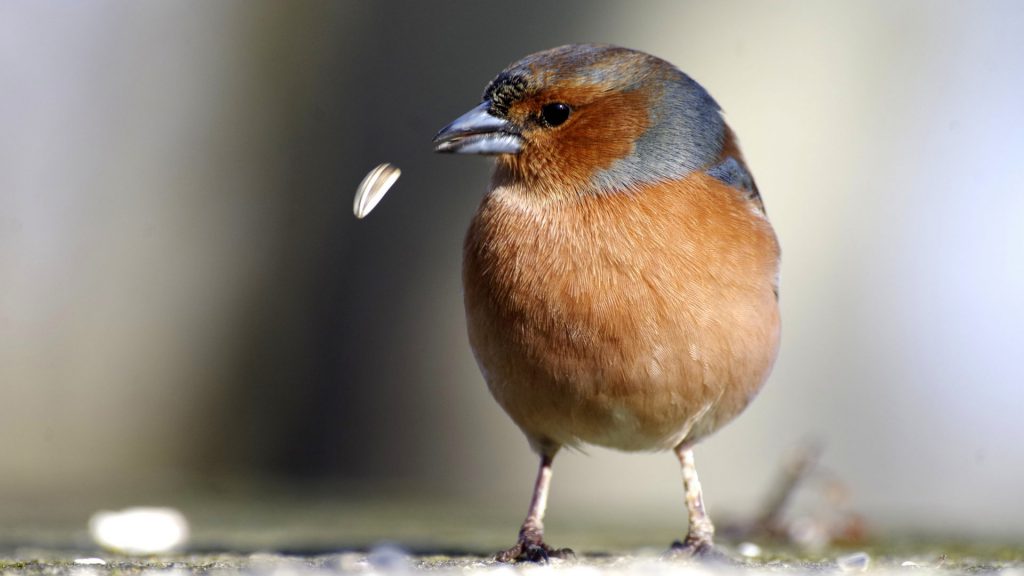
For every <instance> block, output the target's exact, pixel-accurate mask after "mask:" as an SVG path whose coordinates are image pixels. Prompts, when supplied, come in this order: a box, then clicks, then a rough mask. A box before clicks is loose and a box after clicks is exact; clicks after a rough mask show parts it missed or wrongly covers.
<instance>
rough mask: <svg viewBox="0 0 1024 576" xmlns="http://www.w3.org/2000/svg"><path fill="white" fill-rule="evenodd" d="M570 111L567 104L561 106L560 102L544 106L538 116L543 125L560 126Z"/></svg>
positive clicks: (567, 117)
mask: <svg viewBox="0 0 1024 576" xmlns="http://www.w3.org/2000/svg"><path fill="white" fill-rule="evenodd" d="M570 112H572V110H571V109H570V108H569V105H568V104H562V103H561V102H552V103H551V104H545V105H544V107H543V108H541V109H540V116H541V118H543V119H544V123H545V124H547V125H548V126H551V127H555V126H560V125H562V124H563V123H565V121H566V120H568V119H569V113H570Z"/></svg>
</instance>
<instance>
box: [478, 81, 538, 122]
mask: <svg viewBox="0 0 1024 576" xmlns="http://www.w3.org/2000/svg"><path fill="white" fill-rule="evenodd" d="M528 85H529V82H528V81H527V80H526V77H525V76H523V75H522V74H514V73H509V72H502V73H501V74H498V77H497V78H495V79H494V80H491V83H490V84H488V85H487V88H486V89H485V90H484V100H490V102H491V106H490V110H489V111H490V113H491V114H493V115H495V116H501V117H504V116H507V115H508V109H509V108H510V107H511V106H512V104H513V103H515V101H516V100H519V99H520V98H522V97H523V95H524V94H526V88H527V86H528Z"/></svg>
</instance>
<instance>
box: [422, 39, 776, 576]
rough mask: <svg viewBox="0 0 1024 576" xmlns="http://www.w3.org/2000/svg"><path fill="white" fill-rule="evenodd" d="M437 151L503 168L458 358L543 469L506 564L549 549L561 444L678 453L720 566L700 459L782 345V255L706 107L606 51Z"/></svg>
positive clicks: (516, 79)
mask: <svg viewBox="0 0 1024 576" xmlns="http://www.w3.org/2000/svg"><path fill="white" fill-rule="evenodd" d="M434 143H435V150H436V151H438V152H454V153H460V154H485V155H493V156H495V157H496V159H497V161H496V164H497V166H496V169H495V172H494V176H493V179H492V182H491V186H490V191H489V192H488V193H487V195H486V196H485V197H484V199H483V202H482V203H481V205H480V208H479V210H478V211H477V213H476V215H475V217H474V218H473V221H472V223H471V224H470V227H469V232H468V234H467V236H466V241H465V252H464V265H463V286H464V291H465V292H464V298H465V308H466V322H467V325H468V331H469V340H470V344H471V345H472V348H473V352H474V354H475V356H476V360H477V363H478V364H479V366H480V369H481V371H482V372H483V375H484V378H485V380H486V381H487V385H488V387H489V388H490V391H491V393H492V394H493V395H494V398H495V399H496V400H497V401H498V403H499V404H500V405H501V407H502V408H503V409H504V410H505V412H507V413H508V415H509V416H510V417H511V418H512V420H513V421H514V422H515V423H516V424H517V425H518V426H519V428H520V429H521V430H522V431H523V433H524V434H525V435H526V438H527V440H528V441H529V443H530V446H531V447H532V448H533V450H534V451H536V452H537V453H538V454H539V455H540V470H539V473H538V475H537V480H536V484H535V487H534V492H533V499H532V501H531V503H530V508H529V513H528V514H527V516H526V520H525V521H524V523H523V525H522V528H521V530H520V532H519V539H518V542H517V543H516V545H515V546H513V547H512V548H510V549H509V550H506V551H504V552H501V553H499V554H498V559H499V560H502V561H517V560H535V561H536V560H544V559H546V558H548V557H549V556H552V555H565V554H568V553H571V551H569V550H567V549H562V550H558V549H555V548H552V547H550V546H548V545H547V544H545V543H544V540H543V516H544V510H545V507H546V502H547V494H548V486H549V484H550V480H551V464H552V460H553V459H554V457H555V454H556V453H557V452H558V451H559V449H561V448H562V447H563V446H566V447H576V446H580V445H583V444H593V445H598V446H605V447H609V448H614V449H619V450H627V451H651V450H673V451H674V452H675V454H676V456H677V457H678V458H679V461H680V463H681V466H682V471H683V481H684V487H685V494H686V504H687V508H688V512H689V529H688V533H687V536H686V538H685V540H684V541H683V542H677V543H676V545H675V546H674V549H675V551H676V552H677V553H680V554H699V553H704V552H707V551H709V550H711V549H712V537H713V534H714V527H713V525H712V523H711V520H710V518H709V517H708V515H707V513H706V511H705V509H704V504H703V499H702V495H701V488H700V482H699V480H698V478H697V473H696V468H695V466H694V460H693V450H692V449H693V446H694V444H695V443H697V442H698V441H699V440H701V439H702V438H704V437H705V436H707V435H709V434H711V433H712V432H714V431H715V430H717V429H718V428H720V427H721V426H723V425H724V424H725V423H727V422H729V421H730V420H732V419H733V418H735V417H736V416H737V415H738V414H739V413H740V412H742V411H743V409H744V408H745V407H746V406H747V404H748V403H749V402H750V401H751V400H752V399H753V397H754V396H755V395H756V394H757V392H758V390H759V389H760V388H761V386H762V385H763V384H764V382H765V380H766V379H767V377H768V374H769V372H770V371H771V368H772V365H773V363H774V361H775V357H776V354H777V351H778V346H779V330H780V328H779V309H778V272H779V255H780V252H779V245H778V242H777V240H776V238H775V233H774V232H773V230H772V227H771V224H770V223H769V222H768V218H767V216H766V214H765V210H764V205H763V204H762V201H761V197H760V195H759V193H758V189H757V186H756V185H755V183H754V179H753V177H752V176H751V174H750V171H749V170H748V169H747V165H746V163H745V162H744V159H743V156H742V154H741V153H740V149H739V147H738V145H737V142H736V138H735V136H734V135H733V132H732V130H731V129H730V128H729V127H728V126H727V125H726V123H725V121H724V120H723V118H722V114H721V110H720V108H719V106H718V104H717V103H716V102H715V100H714V99H713V98H712V97H711V96H710V95H709V94H708V93H707V91H705V90H704V88H702V87H701V86H700V85H699V84H697V82H695V81H694V80H693V79H691V78H690V77H689V76H687V75H686V74H684V73H683V72H681V71H680V70H678V69H677V68H675V67H674V66H672V65H671V64H669V63H668V62H666V61H664V60H661V59H659V58H656V57H654V56H651V55H649V54H645V53H643V52H639V51H636V50H629V49H626V48H620V47H616V46H608V45H593V44H582V45H568V46H562V47H559V48H554V49H551V50H546V51H543V52H538V53H536V54H532V55H530V56H527V57H525V58H523V59H522V60H519V61H518V62H515V63H513V64H512V65H510V66H509V67H508V68H506V69H505V70H504V71H502V72H501V73H500V74H498V76H497V77H496V78H495V79H494V80H493V81H491V83H490V84H489V85H488V86H487V88H486V90H485V91H484V95H483V101H482V102H481V103H480V104H479V105H478V106H477V107H475V108H473V109H472V110H470V111H469V112H468V113H466V114H464V115H463V116H461V117H459V118H458V119H457V120H455V121H454V122H452V123H451V124H449V125H448V126H447V127H445V128H444V129H442V130H441V131H440V133H438V135H437V136H436V137H435V139H434Z"/></svg>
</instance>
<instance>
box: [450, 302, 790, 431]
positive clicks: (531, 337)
mask: <svg viewBox="0 0 1024 576" xmlns="http://www.w3.org/2000/svg"><path fill="white" fill-rule="evenodd" d="M495 293H501V290H500V289H496V288H489V289H486V290H483V291H476V290H473V289H471V288H468V287H467V291H466V305H467V312H468V314H467V316H468V318H469V335H470V341H471V343H472V345H473V348H474V351H475V353H476V357H477V360H478V363H479V364H480V366H481V368H482V370H483V372H484V374H485V377H486V380H487V383H488V386H489V388H490V390H491V393H492V394H493V395H494V397H495V399H496V400H497V401H498V403H499V404H500V405H501V406H502V408H504V410H505V411H506V412H507V413H508V414H509V415H510V416H511V417H512V419H513V420H514V421H515V422H516V424H518V425H519V427H520V428H521V429H522V430H523V431H524V432H525V433H526V435H527V436H528V437H529V438H530V439H531V440H532V441H534V442H535V443H536V442H540V443H545V442H547V443H552V444H556V445H577V444H580V443H587V444H595V445H599V446H605V447H610V448H616V449H621V450H630V451H636V450H660V449H667V448H671V447H673V446H676V445H678V444H679V443H681V442H683V441H684V440H685V441H696V440H698V439H699V438H701V437H703V436H705V435H707V434H709V433H711V432H713V431H714V430H716V429H717V428H718V427H719V426H720V425H722V424H724V423H725V422H727V421H729V420H731V419H732V418H733V417H734V416H736V415H737V414H738V413H739V412H740V411H742V409H743V408H744V407H745V406H746V405H747V403H748V402H749V401H750V400H751V399H752V398H753V396H754V395H755V394H756V392H757V390H758V389H759V388H760V387H761V385H762V384H763V382H764V380H765V379H766V377H767V375H768V372H769V371H770V368H771V365H772V362H773V361H774V357H775V351H776V347H777V337H778V316H777V309H776V308H775V303H774V300H771V299H770V298H765V297H757V296H754V295H752V299H753V300H757V302H752V303H747V304H742V305H740V306H738V308H739V309H740V310H741V311H739V312H738V311H737V310H736V309H735V308H736V305H735V302H733V301H728V302H726V303H725V304H722V302H721V301H720V302H719V304H717V306H722V308H721V309H715V306H716V305H713V304H710V303H708V302H707V299H706V298H704V297H702V296H701V295H699V294H697V293H696V292H695V293H693V294H691V298H690V299H689V300H688V299H679V300H677V301H665V300H664V299H663V298H661V297H660V296H661V295H660V294H659V293H658V291H656V290H651V289H649V288H645V287H641V286H639V285H637V286H634V289H631V290H622V291H620V292H616V291H615V290H614V289H611V288H609V287H607V286H605V287H594V289H593V290H590V289H582V288H581V289H578V290H577V291H576V293H575V295H574V296H573V297H571V298H564V296H565V294H564V293H560V292H558V291H557V290H552V289H550V287H549V289H542V290H539V291H538V292H537V293H535V294H533V295H532V296H531V297H530V298H528V299H527V300H528V301H530V302H532V303H533V304H534V306H531V307H529V308H528V309H526V310H517V309H516V307H515V306H513V305H510V304H508V303H496V302H495V301H494V299H493V298H492V297H491V296H492V295H493V294H495ZM720 300H721V299H720Z"/></svg>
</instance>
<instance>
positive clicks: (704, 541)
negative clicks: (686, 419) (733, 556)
mask: <svg viewBox="0 0 1024 576" xmlns="http://www.w3.org/2000/svg"><path fill="white" fill-rule="evenodd" d="M675 452H676V456H678V457H679V463H680V464H681V465H682V468H683V486H684V488H685V490H686V509H687V511H688V512H689V514H690V520H689V529H688V530H687V533H686V540H684V541H682V542H678V541H677V542H676V543H675V544H673V545H672V553H673V554H679V555H688V556H700V555H704V554H707V553H708V552H711V551H712V550H713V549H714V544H713V540H714V536H715V526H714V525H713V524H712V523H711V518H710V517H709V516H708V513H707V511H706V510H704V496H703V494H702V493H701V489H700V480H699V479H698V478H697V466H696V464H694V461H693V449H692V447H691V446H690V445H688V444H680V445H679V446H677V447H676V449H675Z"/></svg>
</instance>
